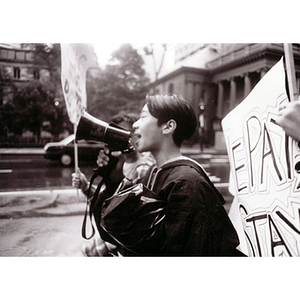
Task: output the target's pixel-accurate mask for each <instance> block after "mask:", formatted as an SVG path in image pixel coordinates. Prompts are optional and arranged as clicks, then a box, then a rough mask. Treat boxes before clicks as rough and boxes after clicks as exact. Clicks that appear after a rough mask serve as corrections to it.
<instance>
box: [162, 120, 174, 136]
mask: <svg viewBox="0 0 300 300" xmlns="http://www.w3.org/2000/svg"><path fill="white" fill-rule="evenodd" d="M176 127H177V123H176V121H175V120H173V119H170V120H169V121H168V122H167V123H165V124H164V126H163V134H169V133H173V132H174V131H175V129H176Z"/></svg>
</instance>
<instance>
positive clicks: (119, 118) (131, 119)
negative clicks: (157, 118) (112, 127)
mask: <svg viewBox="0 0 300 300" xmlns="http://www.w3.org/2000/svg"><path fill="white" fill-rule="evenodd" d="M138 119H139V115H138V114H135V113H126V112H120V113H119V114H117V115H115V116H113V117H112V118H111V120H110V122H113V123H115V124H117V125H119V124H120V123H122V122H126V123H128V124H129V125H131V126H132V125H133V123H135V122H136V121H137V120H138Z"/></svg>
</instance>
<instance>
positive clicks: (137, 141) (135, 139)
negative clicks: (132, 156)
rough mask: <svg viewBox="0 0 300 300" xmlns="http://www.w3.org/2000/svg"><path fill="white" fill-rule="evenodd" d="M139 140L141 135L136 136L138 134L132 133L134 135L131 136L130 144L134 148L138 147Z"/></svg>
mask: <svg viewBox="0 0 300 300" xmlns="http://www.w3.org/2000/svg"><path fill="white" fill-rule="evenodd" d="M140 138H141V135H140V134H138V133H134V134H133V135H132V136H131V143H132V144H133V145H134V147H135V148H137V147H138V144H139V140H140Z"/></svg>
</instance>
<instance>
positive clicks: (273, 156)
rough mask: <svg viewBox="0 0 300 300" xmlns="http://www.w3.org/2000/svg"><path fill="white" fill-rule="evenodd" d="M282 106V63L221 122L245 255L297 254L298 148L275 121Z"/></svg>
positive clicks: (299, 207)
mask: <svg viewBox="0 0 300 300" xmlns="http://www.w3.org/2000/svg"><path fill="white" fill-rule="evenodd" d="M286 102H288V97H287V94H286V90H285V73H284V66H283V59H281V60H280V61H279V62H278V63H277V64H276V65H275V66H274V67H273V68H272V69H271V70H270V71H269V72H268V73H267V74H266V75H265V76H264V77H263V78H262V79H261V81H260V82H259V83H258V84H257V85H256V86H255V87H254V89H253V90H252V92H251V93H250V94H249V95H248V97H247V98H246V99H245V100H244V101H243V102H242V103H241V104H239V105H238V106H237V107H236V108H235V109H234V110H232V111H231V112H230V113H229V114H228V115H227V116H226V117H225V118H224V119H223V120H222V127H223V132H224V136H225V141H226V146H227V151H228V156H229V160H230V168H231V176H230V178H231V180H232V182H231V184H232V185H233V186H234V190H235V192H234V193H235V197H236V200H237V202H238V210H239V216H240V217H241V222H242V225H243V234H244V238H245V241H246V244H247V252H248V253H246V254H248V255H249V256H300V174H298V173H297V170H296V169H297V168H298V166H299V164H300V163H299V161H300V148H299V147H298V143H297V142H296V141H294V140H292V139H291V138H289V137H287V136H286V134H285V132H284V131H283V130H282V128H281V127H280V126H278V125H276V122H275V120H276V118H277V115H278V106H279V105H280V104H284V103H286ZM233 223H234V222H233Z"/></svg>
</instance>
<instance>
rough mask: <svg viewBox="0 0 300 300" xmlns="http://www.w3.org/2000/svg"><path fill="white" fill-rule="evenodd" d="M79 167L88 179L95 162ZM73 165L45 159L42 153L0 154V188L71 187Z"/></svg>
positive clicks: (13, 189)
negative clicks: (69, 165)
mask: <svg viewBox="0 0 300 300" xmlns="http://www.w3.org/2000/svg"><path fill="white" fill-rule="evenodd" d="M79 167H80V169H81V171H82V172H83V173H85V174H86V176H87V178H88V179H89V178H90V177H91V176H92V174H93V168H96V167H97V165H96V164H94V165H93V164H92V163H82V162H80V163H79ZM73 172H74V167H63V166H61V165H60V164H59V162H57V161H51V160H47V159H45V158H44V157H43V155H39V154H35V155H30V154H26V155H22V154H13V155H1V156H0V190H1V191H2V192H3V191H16V190H35V189H57V188H60V189H61V188H70V187H71V174H72V173H73Z"/></svg>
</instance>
